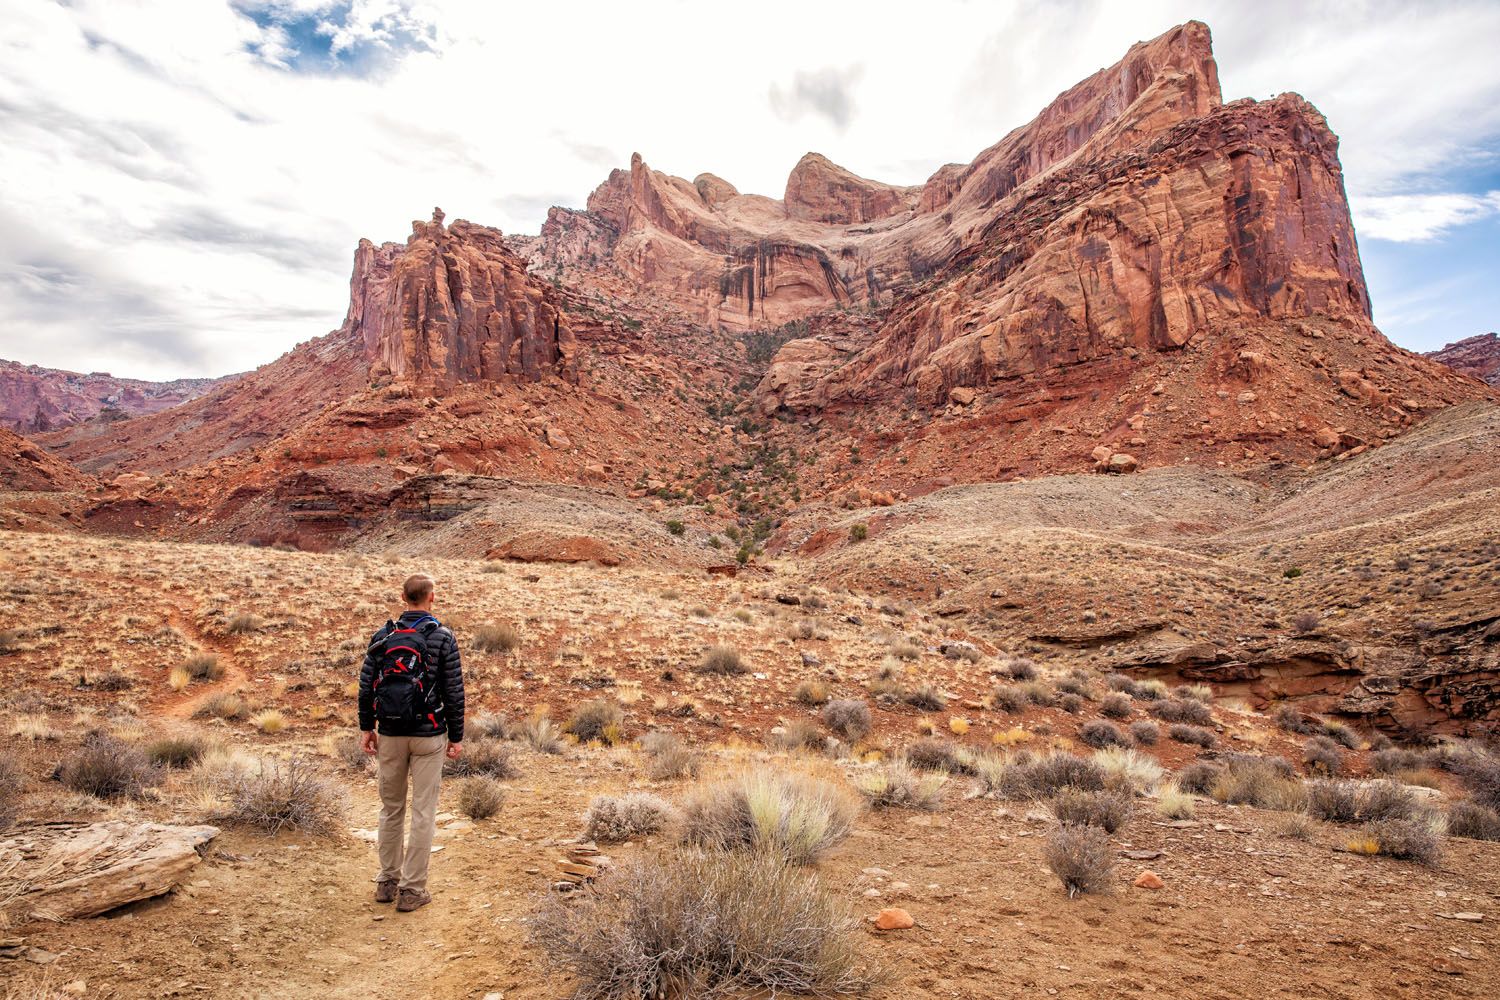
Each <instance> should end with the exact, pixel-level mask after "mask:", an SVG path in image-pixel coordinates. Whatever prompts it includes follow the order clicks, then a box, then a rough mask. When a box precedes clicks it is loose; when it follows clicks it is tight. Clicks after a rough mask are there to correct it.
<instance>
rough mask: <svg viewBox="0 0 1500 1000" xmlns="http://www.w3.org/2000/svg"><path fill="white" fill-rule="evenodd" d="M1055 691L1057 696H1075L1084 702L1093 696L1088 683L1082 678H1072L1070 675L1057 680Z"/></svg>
mask: <svg viewBox="0 0 1500 1000" xmlns="http://www.w3.org/2000/svg"><path fill="white" fill-rule="evenodd" d="M1057 691H1058V693H1059V694H1071V695H1076V696H1077V697H1079V698H1082V699H1084V700H1088V699H1089V698H1090V697H1092V694H1093V693H1092V692H1091V691H1090V690H1089V683H1088V681H1086V680H1084V679H1083V678H1082V677H1074V676H1072V675H1071V674H1070V675H1068V676H1067V677H1062V678H1059V679H1058V682H1057Z"/></svg>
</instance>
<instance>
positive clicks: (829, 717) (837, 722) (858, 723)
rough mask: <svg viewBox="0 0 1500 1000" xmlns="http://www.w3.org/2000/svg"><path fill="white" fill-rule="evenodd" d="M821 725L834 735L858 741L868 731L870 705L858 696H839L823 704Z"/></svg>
mask: <svg viewBox="0 0 1500 1000" xmlns="http://www.w3.org/2000/svg"><path fill="white" fill-rule="evenodd" d="M823 725H825V726H827V727H828V728H829V730H830V731H831V732H833V733H834V734H835V735H836V736H840V737H842V738H843V739H846V740H848V741H849V742H850V743H855V742H858V741H859V740H861V739H863V738H864V737H865V736H866V735H867V734H868V733H869V732H870V706H869V705H868V704H866V703H865V702H863V701H861V700H860V699H858V698H840V699H839V700H837V701H830V702H829V703H828V704H827V705H825V706H823Z"/></svg>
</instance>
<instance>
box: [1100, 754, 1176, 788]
mask: <svg viewBox="0 0 1500 1000" xmlns="http://www.w3.org/2000/svg"><path fill="white" fill-rule="evenodd" d="M1094 763H1096V764H1098V765H1099V766H1100V767H1102V768H1103V769H1104V773H1106V774H1110V775H1114V776H1115V777H1118V778H1121V779H1123V780H1124V781H1126V782H1127V783H1128V784H1129V785H1130V787H1131V788H1132V789H1134V790H1136V791H1139V792H1147V791H1150V790H1151V789H1153V788H1155V787H1156V786H1157V785H1158V784H1160V783H1161V776H1162V767H1161V765H1160V764H1158V763H1157V762H1156V761H1155V760H1153V759H1152V758H1151V757H1149V756H1147V755H1146V754H1143V753H1137V752H1136V751H1134V750H1127V749H1125V748H1124V747H1106V748H1105V749H1103V750H1100V751H1098V752H1097V753H1095V754H1094Z"/></svg>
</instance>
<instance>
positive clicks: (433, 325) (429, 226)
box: [344, 211, 575, 387]
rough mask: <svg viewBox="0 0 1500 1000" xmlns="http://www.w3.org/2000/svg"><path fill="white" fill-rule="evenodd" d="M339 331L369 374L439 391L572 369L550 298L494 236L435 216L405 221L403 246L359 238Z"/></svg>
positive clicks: (569, 347)
mask: <svg viewBox="0 0 1500 1000" xmlns="http://www.w3.org/2000/svg"><path fill="white" fill-rule="evenodd" d="M344 330H345V331H347V332H348V333H350V334H352V335H354V336H357V337H358V338H359V339H360V341H361V342H362V343H363V345H364V349H365V355H366V357H367V358H368V359H369V360H370V362H371V374H372V376H374V377H376V378H380V377H382V376H387V375H388V376H391V377H394V378H396V379H403V380H407V381H410V382H413V383H416V384H421V385H430V386H434V387H446V386H452V385H455V384H458V383H461V382H476V381H489V380H495V379H499V378H502V377H505V376H517V377H522V378H526V379H531V380H536V379H539V378H541V377H542V375H544V374H548V373H554V372H556V373H560V374H564V375H571V374H572V373H573V370H574V360H575V359H574V340H573V335H572V332H571V331H570V330H569V329H568V327H567V325H566V324H565V323H564V322H563V320H562V314H561V311H560V309H559V306H558V301H557V298H556V295H555V293H553V292H552V290H551V289H549V288H548V287H546V286H545V285H544V284H542V283H541V282H540V281H538V280H536V279H534V278H532V277H531V276H530V275H528V274H527V272H526V266H525V264H524V263H523V262H522V261H521V259H520V258H519V257H517V256H516V255H515V254H514V253H512V252H511V251H510V250H509V249H508V248H507V247H506V246H505V242H504V237H503V236H502V235H501V233H500V231H499V230H496V229H489V228H486V227H484V226H476V225H474V224H472V223H468V222H465V221H463V220H461V219H460V220H458V221H456V222H454V223H453V225H452V226H450V227H445V226H444V225H443V214H442V212H441V211H435V212H434V213H433V217H432V221H431V222H413V223H412V234H411V237H410V238H408V239H407V241H406V245H405V246H404V247H401V246H398V245H396V244H393V243H387V244H384V245H383V246H380V247H376V246H375V245H374V244H373V243H371V242H369V241H368V240H361V241H360V244H359V249H358V251H357V252H356V253H355V258H354V277H353V279H352V280H351V282H350V296H349V313H348V316H347V317H346V318H345V320H344Z"/></svg>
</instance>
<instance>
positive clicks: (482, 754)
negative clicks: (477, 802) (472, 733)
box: [443, 736, 521, 780]
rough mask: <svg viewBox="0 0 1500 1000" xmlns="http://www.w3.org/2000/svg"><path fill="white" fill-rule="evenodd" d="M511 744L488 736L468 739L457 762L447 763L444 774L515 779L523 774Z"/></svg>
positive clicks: (444, 766) (444, 764) (445, 763)
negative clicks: (517, 764) (517, 765)
mask: <svg viewBox="0 0 1500 1000" xmlns="http://www.w3.org/2000/svg"><path fill="white" fill-rule="evenodd" d="M515 757H516V755H515V752H514V750H512V748H511V746H510V744H509V743H505V742H503V741H501V740H497V739H494V738H492V737H488V736H479V737H474V738H466V739H465V740H464V745H463V753H461V754H459V757H458V759H457V760H450V761H445V762H444V763H443V773H444V774H453V775H461V776H482V777H486V778H494V779H496V780H499V779H502V778H514V777H516V776H517V775H519V774H520V773H521V771H520V768H518V767H516V759H515Z"/></svg>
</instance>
